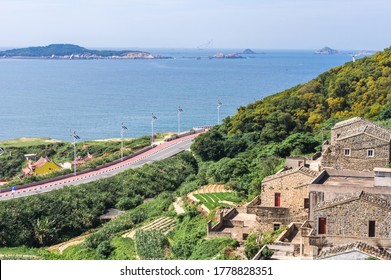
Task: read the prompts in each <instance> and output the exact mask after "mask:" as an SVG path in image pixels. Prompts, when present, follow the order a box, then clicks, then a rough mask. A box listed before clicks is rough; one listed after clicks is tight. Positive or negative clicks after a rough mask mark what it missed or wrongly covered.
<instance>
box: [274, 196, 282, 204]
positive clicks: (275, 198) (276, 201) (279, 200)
mask: <svg viewBox="0 0 391 280" xmlns="http://www.w3.org/2000/svg"><path fill="white" fill-rule="evenodd" d="M274 206H275V207H280V206H281V194H280V193H275V194H274Z"/></svg>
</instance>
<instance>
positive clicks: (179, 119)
mask: <svg viewBox="0 0 391 280" xmlns="http://www.w3.org/2000/svg"><path fill="white" fill-rule="evenodd" d="M181 113H183V109H182V108H181V106H179V107H178V135H179V133H180V132H181Z"/></svg>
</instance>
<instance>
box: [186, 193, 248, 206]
mask: <svg viewBox="0 0 391 280" xmlns="http://www.w3.org/2000/svg"><path fill="white" fill-rule="evenodd" d="M193 196H194V197H195V198H196V199H197V200H198V201H200V202H201V203H202V204H204V205H205V206H206V207H207V208H208V209H209V210H212V209H214V208H216V207H218V206H236V204H238V203H240V202H241V199H240V198H239V197H237V196H236V195H235V194H234V193H232V192H221V193H198V194H193Z"/></svg>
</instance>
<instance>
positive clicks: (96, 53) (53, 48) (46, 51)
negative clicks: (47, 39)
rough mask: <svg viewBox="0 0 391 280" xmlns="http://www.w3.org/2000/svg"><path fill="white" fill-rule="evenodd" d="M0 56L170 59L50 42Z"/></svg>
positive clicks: (126, 51) (0, 54)
mask: <svg viewBox="0 0 391 280" xmlns="http://www.w3.org/2000/svg"><path fill="white" fill-rule="evenodd" d="M0 58H35V59H171V58H172V57H166V56H160V55H154V54H151V53H149V52H144V51H131V50H123V51H113V50H90V49H86V48H83V47H80V46H78V45H72V44H52V45H48V46H44V47H29V48H21V49H12V50H6V51H1V52H0Z"/></svg>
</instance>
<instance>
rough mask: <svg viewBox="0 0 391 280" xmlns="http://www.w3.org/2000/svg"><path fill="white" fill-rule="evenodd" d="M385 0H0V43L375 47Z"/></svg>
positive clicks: (384, 35)
mask: <svg viewBox="0 0 391 280" xmlns="http://www.w3.org/2000/svg"><path fill="white" fill-rule="evenodd" d="M390 11H391V1H390V0H235V1H234V0H0V47H27V46H43V45H48V44H51V43H73V44H78V45H81V46H83V47H90V48H91V47H96V48H130V47H132V48H197V47H199V46H206V44H207V42H209V41H212V40H213V45H212V46H213V48H240V49H243V48H251V49H319V48H322V47H324V46H329V47H332V48H336V49H340V50H341V49H345V50H382V49H384V48H386V47H389V46H390V45H391V32H390V31H389V27H390V25H391V17H390V15H389V13H390Z"/></svg>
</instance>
